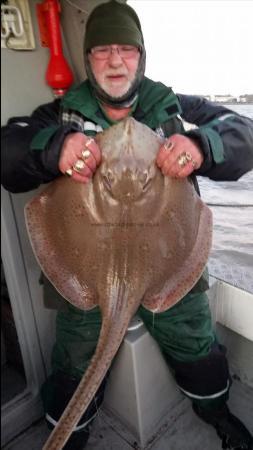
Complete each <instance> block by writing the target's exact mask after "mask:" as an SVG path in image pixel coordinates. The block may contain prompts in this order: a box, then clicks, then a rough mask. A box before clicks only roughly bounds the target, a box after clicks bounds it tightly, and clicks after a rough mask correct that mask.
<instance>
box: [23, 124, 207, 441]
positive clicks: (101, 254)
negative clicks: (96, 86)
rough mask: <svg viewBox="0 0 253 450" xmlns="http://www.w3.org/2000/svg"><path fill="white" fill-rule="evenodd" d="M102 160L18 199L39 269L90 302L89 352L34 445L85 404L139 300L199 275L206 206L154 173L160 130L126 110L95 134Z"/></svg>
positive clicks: (154, 305) (159, 296)
mask: <svg viewBox="0 0 253 450" xmlns="http://www.w3.org/2000/svg"><path fill="white" fill-rule="evenodd" d="M96 140H97V142H98V144H99V146H100V148H101V151H102V163H101V165H100V166H99V168H98V169H97V171H96V173H95V175H94V177H93V180H92V181H91V182H89V183H88V184H85V185H83V184H80V183H76V182H74V181H73V180H71V179H70V178H66V177H60V178H58V179H57V180H55V181H54V182H52V183H51V184H50V185H49V186H48V187H47V188H46V189H45V191H43V192H42V193H41V194H39V195H37V196H36V197H35V198H34V199H32V200H31V201H30V202H29V203H28V205H27V206H26V209H25V216H26V224H27V229H28V234H29V237H30V240H31V244H32V247H33V250H34V253H35V255H36V257H37V259H38V262H39V264H40V265H41V267H42V270H43V271H44V272H45V274H46V275H47V277H48V278H49V280H50V281H51V282H52V283H53V285H54V286H55V288H56V289H57V290H58V291H59V292H60V294H61V295H62V296H63V297H65V298H66V299H67V300H68V301H69V302H70V303H72V304H73V305H75V306H76V307H78V308H81V309H84V310H89V309H91V308H93V307H95V306H96V305H99V307H100V309H101V313H102V327H101V332H100V337H99V341H98V345H97V348H96V352H95V355H94V356H93V358H92V360H91V363H90V366H89V367H88V369H87V371H86V373H85V374H84V376H83V378H82V380H81V381H80V384H79V386H78V388H77V390H76V392H75V394H74V395H73V397H72V399H71V400H70V402H69V404H68V406H67V407H66V409H65V411H64V413H63V415H62V417H61V419H60V421H59V423H58V425H57V426H56V427H55V429H54V431H53V432H52V433H51V435H50V437H49V439H48V441H47V442H46V444H45V446H44V447H43V450H60V449H62V448H63V446H64V444H65V443H66V441H67V439H68V438H69V436H70V434H71V432H72V430H73V428H74V427H75V425H76V424H77V423H78V421H79V419H80V417H81V416H82V414H83V413H84V412H85V410H86V409H87V407H88V405H89V403H90V401H91V400H92V398H93V396H94V395H95V393H96V391H97V389H98V387H99V385H100V383H101V381H102V380H103V378H104V376H105V374H106V372H107V370H108V368H109V367H110V365H111V362H112V359H113V357H114V356H115V354H116V353H117V351H118V349H119V346H120V344H121V342H122V340H123V337H124V335H125V332H126V330H127V327H128V324H129V322H130V320H131V318H132V316H133V315H134V314H135V312H136V311H137V309H138V307H139V305H140V304H142V305H143V306H144V307H146V308H147V309H149V310H150V311H153V312H155V313H158V312H162V311H165V310H166V309H168V308H170V307H171V306H173V305H175V304H176V303H177V302H178V301H179V300H180V299H181V298H182V297H183V296H184V295H185V294H187V292H189V290H190V289H191V288H192V287H193V286H194V284H195V283H196V282H197V280H198V279H199V278H200V276H201V274H202V272H203V269H204V267H205V265H206V262H207V259H208V255H209V252H210V248H211V241H212V215H211V211H210V210H209V208H208V207H207V206H206V205H205V204H204V203H203V202H202V200H201V199H200V197H199V196H198V195H197V193H196V192H195V189H194V187H193V185H192V182H191V181H190V179H173V178H170V177H164V176H163V175H162V173H161V171H160V170H159V169H158V167H157V166H156V164H155V159H156V155H157V152H158V149H159V148H160V146H161V143H162V139H161V138H160V137H158V136H157V135H156V134H155V133H154V132H153V131H152V130H150V129H149V128H148V127H146V126H145V125H143V124H140V123H139V122H137V121H135V120H134V119H133V118H127V119H125V120H124V121H122V122H120V123H119V124H117V125H114V126H112V127H110V128H109V129H108V130H106V131H104V132H103V133H101V134H100V135H98V136H97V137H96Z"/></svg>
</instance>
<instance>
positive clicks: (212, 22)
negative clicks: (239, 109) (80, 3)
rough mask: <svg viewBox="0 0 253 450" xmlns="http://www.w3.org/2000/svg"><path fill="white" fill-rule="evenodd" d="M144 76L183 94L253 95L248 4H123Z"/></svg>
mask: <svg viewBox="0 0 253 450" xmlns="http://www.w3.org/2000/svg"><path fill="white" fill-rule="evenodd" d="M128 4H129V5H131V6H132V7H133V8H134V9H135V11H136V12H137V14H138V16H139V18H140V21H141V24H142V29H143V34H144V39H145V47H146V51H147V66H146V76H148V77H150V78H152V79H153V80H155V81H161V82H163V83H165V84H166V85H168V86H171V87H172V88H173V89H174V91H176V92H179V93H185V94H201V95H208V94H211V95H213V94H231V95H235V96H238V95H242V94H253V0H128Z"/></svg>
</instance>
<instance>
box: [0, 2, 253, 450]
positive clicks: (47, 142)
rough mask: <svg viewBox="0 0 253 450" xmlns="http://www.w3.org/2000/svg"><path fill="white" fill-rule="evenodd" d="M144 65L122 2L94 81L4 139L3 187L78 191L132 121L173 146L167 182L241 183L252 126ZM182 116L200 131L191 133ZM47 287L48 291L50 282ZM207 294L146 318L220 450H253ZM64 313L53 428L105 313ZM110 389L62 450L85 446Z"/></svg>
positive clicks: (198, 288) (102, 22)
mask: <svg viewBox="0 0 253 450" xmlns="http://www.w3.org/2000/svg"><path fill="white" fill-rule="evenodd" d="M145 58H146V55H145V47H144V40H143V35H142V30H141V25H140V22H139V19H138V17H137V15H136V13H135V11H134V10H133V9H132V8H130V7H129V6H128V5H125V4H120V3H117V2H116V1H110V2H109V3H105V4H102V5H100V6H98V7H97V8H95V9H94V10H93V12H92V13H91V15H90V17H89V19H88V22H87V27H86V34H85V40H84V59H85V67H86V72H87V76H88V80H86V81H85V82H84V83H82V84H81V85H80V86H78V87H76V88H74V89H72V90H70V91H69V92H68V93H67V94H66V96H65V97H64V98H63V99H62V100H61V101H59V100H56V101H54V102H53V103H51V104H48V105H44V106H41V107H39V108H38V109H37V110H36V111H35V112H34V113H33V114H32V115H31V117H25V118H24V117H23V118H13V119H10V120H9V122H8V124H7V126H6V127H5V129H4V130H3V138H4V144H5V146H4V150H3V164H2V167H3V178H2V180H3V185H4V186H5V188H6V189H7V190H10V191H11V192H24V191H28V190H30V189H34V188H36V187H37V186H39V185H40V184H41V183H46V182H49V181H52V180H53V179H54V178H56V177H58V176H62V175H66V176H70V177H71V178H72V179H73V182H80V183H88V182H91V179H92V175H93V174H94V172H95V171H96V168H97V167H98V165H99V163H100V161H101V153H100V149H99V147H98V145H97V144H96V142H95V140H94V139H93V138H92V137H93V136H95V134H96V133H97V132H98V131H101V130H102V129H105V128H107V127H109V126H111V125H112V124H114V123H116V122H117V121H119V120H121V119H123V118H124V117H126V116H128V115H132V116H133V117H134V118H135V119H136V120H138V121H140V122H142V123H145V124H146V125H148V126H149V127H150V128H152V129H153V130H155V131H156V132H158V133H160V134H163V135H164V136H166V137H168V138H167V140H166V141H165V144H164V145H162V147H161V148H160V150H159V152H158V155H157V165H158V167H159V168H160V169H161V171H162V173H163V174H164V176H171V177H179V178H181V177H186V176H191V177H192V178H193V180H194V182H195V185H196V189H198V188H197V182H196V178H195V176H196V175H203V176H208V177H210V178H212V179H217V180H236V179H238V178H239V177H240V176H241V175H243V174H244V173H245V172H247V171H248V170H250V169H252V167H253V126H252V123H251V121H250V120H249V119H246V118H243V117H241V116H239V115H237V114H235V113H233V112H232V111H229V110H227V109H226V108H224V107H222V106H217V105H212V104H211V103H209V102H207V101H206V100H204V99H202V98H200V97H195V96H185V95H175V94H174V93H173V91H172V90H171V89H170V88H167V87H166V86H164V85H163V84H161V83H155V82H153V81H151V80H149V79H147V78H145V77H144V71H145ZM179 115H181V117H182V118H183V119H184V120H186V121H187V122H190V123H194V124H195V125H197V127H198V128H196V129H194V130H191V131H189V132H185V131H184V129H183V125H182V120H181V119H180V118H179ZM20 122H22V124H21V123H20ZM24 124H26V126H24ZM21 125H22V126H21ZM143 151H145V149H143ZM44 285H45V290H47V292H49V290H50V289H51V288H50V285H49V283H48V281H47V280H45V279H44ZM207 288H208V280H207V274H206V273H204V274H203V275H202V277H201V279H200V280H199V281H198V283H197V284H196V285H195V287H194V288H193V289H192V290H191V291H190V292H189V294H188V295H186V297H184V298H183V299H182V300H181V301H180V302H179V303H178V304H177V305H176V306H174V307H173V308H171V309H170V310H168V311H165V312H164V313H161V314H157V316H156V320H155V325H154V326H153V315H152V313H150V312H149V311H147V310H145V309H144V308H143V307H140V309H139V311H138V312H139V314H140V316H141V317H142V319H143V321H144V323H145V325H146V327H147V328H148V330H149V331H150V333H151V334H152V335H153V337H154V338H155V339H156V340H157V341H158V343H159V345H160V348H161V350H162V352H163V354H164V357H165V358H166V361H167V362H168V364H169V365H170V367H171V368H172V370H173V373H174V375H175V379H176V381H177V384H178V386H179V388H180V389H181V391H182V392H184V393H185V394H186V395H187V396H188V397H189V398H190V399H191V400H192V404H193V409H194V411H195V412H196V414H197V415H198V416H199V417H200V418H202V419H203V420H204V421H206V422H207V423H208V424H211V425H213V426H214V427H215V428H216V430H217V433H218V435H219V437H220V438H221V440H222V448H224V449H225V448H227V449H238V450H240V449H241V450H242V449H247V450H250V449H252V448H253V440H252V436H251V435H250V433H249V432H248V430H247V429H246V428H245V427H244V425H243V424H242V423H241V422H240V421H239V419H237V418H236V417H234V416H233V415H232V414H231V413H230V412H229V410H228V408H227V406H226V401H227V399H228V393H229V387H230V385H231V378H230V375H229V371H228V366H227V361H226V357H225V349H224V347H222V346H221V345H220V344H219V343H218V342H217V339H216V337H215V334H214V332H213V329H212V324H211V317H210V311H209V307H208V302H207V298H206V294H205V291H206V289H207ZM50 292H51V294H50V295H53V294H52V292H53V291H52V289H51V291H50ZM54 295H55V296H56V295H57V294H56V293H55V294H54ZM61 304H64V308H62V309H61V310H59V312H58V316H57V338H56V344H55V347H54V350H53V356H52V375H51V377H50V378H49V380H48V381H47V383H46V384H45V385H44V387H43V389H42V395H43V400H44V404H45V410H46V419H47V421H48V424H49V425H50V426H51V427H54V426H55V424H56V423H57V420H58V419H59V417H60V415H61V413H62V412H63V410H64V408H65V406H66V404H67V402H68V400H69V399H70V397H71V396H72V394H73V392H74V390H75V388H76V386H77V384H78V382H79V380H80V378H81V377H82V375H83V373H84V371H85V370H86V368H87V366H88V365H89V361H90V359H91V357H92V355H93V353H94V350H95V347H96V343H97V339H98V335H99V331H100V325H101V317H100V313H99V311H98V309H94V310H91V311H90V312H83V311H79V310H77V309H76V308H74V307H73V306H71V305H70V304H67V302H64V300H63V299H61ZM105 383H106V380H104V381H103V383H102V385H101V386H100V388H99V390H98V392H97V394H96V397H95V399H94V400H93V402H92V404H91V405H90V407H89V408H88V411H87V412H86V413H85V414H84V416H83V417H82V419H81V420H80V422H79V424H78V427H77V428H76V430H75V431H74V432H73V433H72V436H71V437H70V439H69V441H68V443H67V444H66V445H65V447H64V449H68V450H70V449H74V450H78V449H81V448H83V447H84V444H85V443H86V441H87V440H88V437H89V428H90V425H91V422H92V420H93V418H94V416H95V414H96V411H97V408H98V407H99V405H100V404H101V402H102V399H103V392H104V387H105Z"/></svg>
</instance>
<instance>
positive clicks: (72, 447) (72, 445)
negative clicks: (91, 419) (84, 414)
mask: <svg viewBox="0 0 253 450" xmlns="http://www.w3.org/2000/svg"><path fill="white" fill-rule="evenodd" d="M49 428H50V429H53V427H50V426H49ZM89 436H90V433H89V428H88V427H87V429H86V428H84V430H80V431H74V432H73V433H72V434H71V436H70V437H69V439H68V441H67V442H66V444H65V445H64V447H63V450H83V449H84V448H85V445H86V443H87V441H88V439H89Z"/></svg>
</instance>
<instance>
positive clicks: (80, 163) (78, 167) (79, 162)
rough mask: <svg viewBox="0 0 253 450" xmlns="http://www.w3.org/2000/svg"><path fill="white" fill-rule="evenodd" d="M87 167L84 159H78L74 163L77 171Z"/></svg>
mask: <svg viewBox="0 0 253 450" xmlns="http://www.w3.org/2000/svg"><path fill="white" fill-rule="evenodd" d="M84 168H85V162H84V161H83V160H82V159H78V160H77V161H76V162H75V164H74V165H73V169H74V170H75V171H76V172H81V171H82V170H83V169H84Z"/></svg>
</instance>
